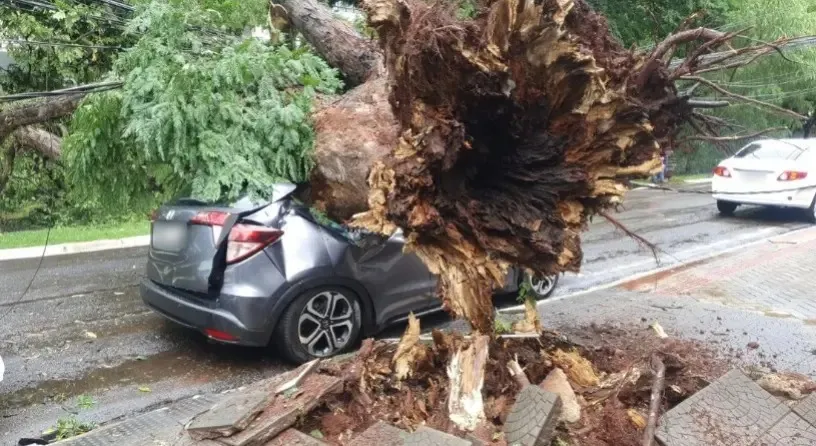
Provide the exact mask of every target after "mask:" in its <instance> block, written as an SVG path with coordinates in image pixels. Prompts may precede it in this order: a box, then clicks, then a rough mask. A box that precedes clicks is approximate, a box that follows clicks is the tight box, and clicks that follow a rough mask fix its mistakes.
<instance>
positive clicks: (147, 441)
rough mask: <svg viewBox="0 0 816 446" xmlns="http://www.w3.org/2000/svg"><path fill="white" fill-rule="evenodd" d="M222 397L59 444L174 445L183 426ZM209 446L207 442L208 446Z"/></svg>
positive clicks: (173, 407) (143, 416) (205, 398)
mask: <svg viewBox="0 0 816 446" xmlns="http://www.w3.org/2000/svg"><path fill="white" fill-rule="evenodd" d="M221 397H222V396H221V395H204V396H198V397H192V398H187V399H185V400H181V401H178V402H175V403H173V404H171V405H170V406H168V407H164V408H161V409H158V410H154V411H152V412H147V413H144V414H141V415H137V416H134V417H131V418H127V419H125V420H123V421H120V422H118V423H112V424H109V425H107V426H103V427H100V428H99V429H94V430H92V431H90V432H88V433H87V434H84V435H80V436H78V437H74V438H71V439H68V440H63V441H60V442H58V443H56V444H59V445H60V446H107V445H110V446H145V445H154V444H161V442H165V443H166V444H174V443H173V442H175V441H177V440H179V434H180V433H181V432H183V426H184V425H185V424H187V423H188V422H189V421H190V420H191V419H193V417H195V416H196V415H198V414H200V413H202V412H204V411H206V410H208V409H210V408H211V407H213V406H214V405H215V404H217V403H218V402H219V401H220V398H221ZM205 444H206V443H205Z"/></svg>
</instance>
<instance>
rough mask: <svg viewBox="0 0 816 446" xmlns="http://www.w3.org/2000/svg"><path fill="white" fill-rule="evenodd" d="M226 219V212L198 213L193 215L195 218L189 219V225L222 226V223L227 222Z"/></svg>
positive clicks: (227, 215)
mask: <svg viewBox="0 0 816 446" xmlns="http://www.w3.org/2000/svg"><path fill="white" fill-rule="evenodd" d="M227 217H229V214H228V213H226V212H217V211H209V212H199V213H198V214H196V215H195V217H193V218H191V219H190V224H194V225H202V226H224V222H225V221H227Z"/></svg>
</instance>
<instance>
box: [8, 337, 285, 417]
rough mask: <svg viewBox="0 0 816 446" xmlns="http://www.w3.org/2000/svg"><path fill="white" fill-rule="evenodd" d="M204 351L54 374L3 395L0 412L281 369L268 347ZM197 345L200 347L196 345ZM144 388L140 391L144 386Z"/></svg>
mask: <svg viewBox="0 0 816 446" xmlns="http://www.w3.org/2000/svg"><path fill="white" fill-rule="evenodd" d="M202 344H205V345H202V350H199V351H195V350H192V351H188V352H179V351H168V352H163V353H159V354H157V355H153V356H148V357H136V358H131V359H128V360H126V361H124V362H121V363H119V364H117V365H107V364H99V365H98V366H96V367H94V369H93V370H91V371H89V372H88V373H86V374H85V375H84V376H81V377H78V378H76V379H51V380H43V381H40V382H39V383H38V384H37V385H36V386H33V387H26V388H22V389H18V390H16V391H14V392H11V393H7V394H5V395H0V412H6V411H9V410H12V409H16V408H20V407H25V406H30V405H33V404H44V403H49V402H50V403H58V404H60V403H63V402H65V401H68V400H70V399H72V398H74V397H76V396H78V395H94V394H99V393H103V392H105V391H108V390H111V389H117V388H118V389H125V390H127V388H129V387H132V389H133V392H134V393H138V392H140V391H142V392H144V391H145V389H149V388H150V385H151V384H153V383H157V382H161V381H167V380H171V381H173V383H174V385H178V386H182V387H184V386H191V387H195V386H200V385H202V384H207V383H211V382H220V381H229V380H230V379H231V378H233V377H235V376H252V375H259V376H260V375H261V374H264V373H268V372H269V371H270V370H272V369H275V370H278V369H280V368H281V365H280V362H279V361H277V360H275V359H274V358H272V357H271V356H270V355H269V352H268V351H265V350H263V349H246V348H236V347H232V346H219V345H209V344H206V342H205V341H202ZM196 350H197V349H196ZM140 388H141V390H140Z"/></svg>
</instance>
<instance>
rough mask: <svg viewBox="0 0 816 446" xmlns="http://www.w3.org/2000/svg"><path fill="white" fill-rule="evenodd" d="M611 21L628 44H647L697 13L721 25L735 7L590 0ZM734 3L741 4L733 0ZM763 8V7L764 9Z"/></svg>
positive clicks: (701, 0) (703, 0)
mask: <svg viewBox="0 0 816 446" xmlns="http://www.w3.org/2000/svg"><path fill="white" fill-rule="evenodd" d="M588 3H589V4H590V5H592V6H593V7H594V8H595V9H596V10H598V11H599V12H601V13H603V14H604V15H605V16H606V18H607V19H608V20H609V27H610V28H611V30H612V32H613V33H614V34H615V35H616V36H617V37H618V38H620V39H621V41H622V42H623V43H624V45H626V46H631V45H637V46H647V45H651V44H654V43H655V42H659V41H661V40H663V39H664V38H665V37H666V36H668V35H669V34H671V33H672V32H673V31H675V30H676V29H677V27H678V25H680V24H681V23H683V21H684V20H686V19H687V18H688V17H690V16H691V15H692V14H694V13H695V12H698V11H701V12H704V13H705V18H704V20H702V21H701V22H698V23H700V25H701V26H707V27H718V26H721V25H723V24H724V23H725V19H726V14H727V13H728V12H729V11H730V10H731V9H732V8H733V6H732V2H731V1H730V0H684V1H676V0H588ZM734 6H739V5H738V3H737V2H734ZM763 9H764V8H763Z"/></svg>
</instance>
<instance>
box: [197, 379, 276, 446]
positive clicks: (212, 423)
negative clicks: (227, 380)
mask: <svg viewBox="0 0 816 446" xmlns="http://www.w3.org/2000/svg"><path fill="white" fill-rule="evenodd" d="M271 399H272V395H270V393H269V392H267V391H265V390H254V391H250V392H235V393H233V394H231V395H228V396H227V397H226V398H224V400H223V401H221V402H220V403H218V404H216V405H215V406H214V407H213V408H212V409H210V410H208V411H207V412H204V413H203V414H201V415H199V416H198V417H196V418H195V419H194V420H193V421H192V422H191V423H190V424H189V425H188V426H187V431H188V432H189V433H190V436H191V437H193V438H196V439H199V440H203V439H207V438H218V437H228V436H230V435H233V434H234V433H236V432H238V431H242V430H244V429H246V427H247V426H248V425H249V423H250V422H251V421H252V420H253V419H255V417H256V416H257V415H258V414H259V413H261V412H262V411H263V410H264V408H265V407H266V406H267V405H268V404H269V402H270V400H271Z"/></svg>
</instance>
